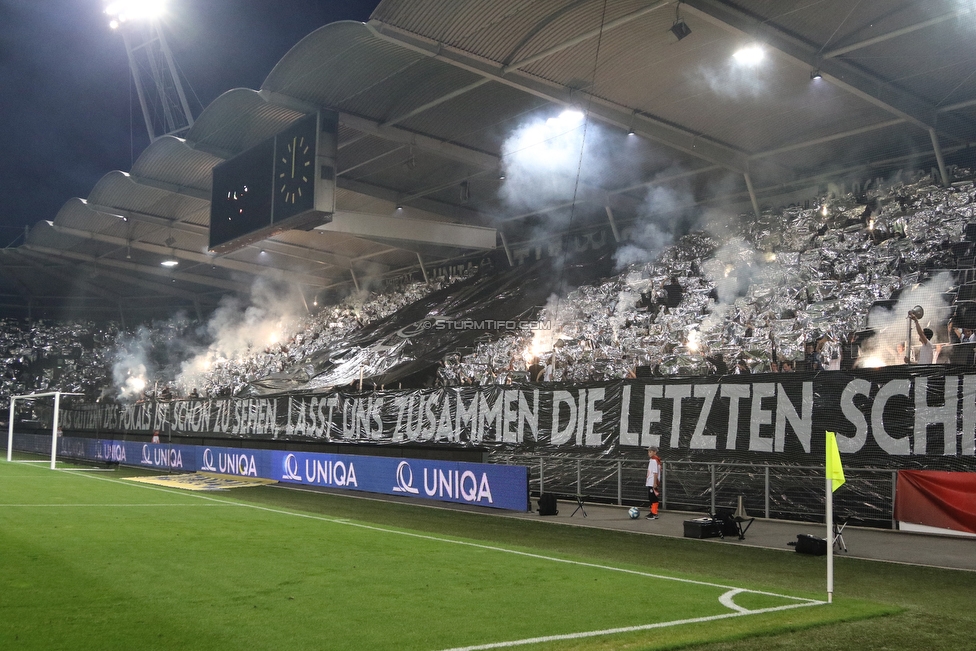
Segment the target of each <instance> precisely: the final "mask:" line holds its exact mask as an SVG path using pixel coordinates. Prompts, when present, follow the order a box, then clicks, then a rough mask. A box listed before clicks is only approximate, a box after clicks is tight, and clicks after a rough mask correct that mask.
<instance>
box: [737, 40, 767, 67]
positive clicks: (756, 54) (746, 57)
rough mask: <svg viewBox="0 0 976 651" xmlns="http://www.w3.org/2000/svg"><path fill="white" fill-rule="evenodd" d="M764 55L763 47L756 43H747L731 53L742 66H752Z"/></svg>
mask: <svg viewBox="0 0 976 651" xmlns="http://www.w3.org/2000/svg"><path fill="white" fill-rule="evenodd" d="M765 56H766V53H765V52H763V49H762V48H761V47H759V46H758V45H747V46H746V47H744V48H742V49H740V50H738V51H737V52H736V53H735V54H733V55H732V58H734V59H735V60H736V61H738V62H739V63H741V64H742V65H744V66H754V65H756V64H757V63H759V62H760V61H762V60H763V58H764V57H765Z"/></svg>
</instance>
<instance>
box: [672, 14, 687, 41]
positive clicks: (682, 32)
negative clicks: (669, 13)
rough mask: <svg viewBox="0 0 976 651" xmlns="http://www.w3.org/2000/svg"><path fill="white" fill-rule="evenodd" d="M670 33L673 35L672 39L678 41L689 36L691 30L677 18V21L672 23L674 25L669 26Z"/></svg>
mask: <svg viewBox="0 0 976 651" xmlns="http://www.w3.org/2000/svg"><path fill="white" fill-rule="evenodd" d="M671 33H672V34H674V37H675V38H676V39H678V40H679V41H680V40H681V39H683V38H684V37H685V36H688V35H690V34H691V28H690V27H688V23H686V22H685V21H683V20H681V19H680V18H679V19H678V20H676V21H674V25H671Z"/></svg>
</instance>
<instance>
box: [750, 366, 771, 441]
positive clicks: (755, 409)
mask: <svg viewBox="0 0 976 651" xmlns="http://www.w3.org/2000/svg"><path fill="white" fill-rule="evenodd" d="M775 395H776V385H775V384H767V383H758V384H753V385H752V411H751V412H750V414H749V451H750V452H772V451H773V439H771V438H765V437H763V436H761V435H760V427H762V426H763V425H769V424H770V423H772V422H773V412H772V411H770V410H769V409H763V408H762V401H763V398H772V397H773V396H775Z"/></svg>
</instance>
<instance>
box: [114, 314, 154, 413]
mask: <svg viewBox="0 0 976 651" xmlns="http://www.w3.org/2000/svg"><path fill="white" fill-rule="evenodd" d="M150 337H151V332H150V331H149V330H148V329H147V328H145V327H142V326H140V327H139V328H138V329H137V330H136V332H135V334H133V335H131V336H123V337H120V338H119V340H118V341H117V342H116V346H115V352H114V354H113V358H114V361H113V362H112V380H113V382H114V386H115V388H116V397H117V398H118V399H119V400H121V401H123V402H130V401H132V400H137V399H139V398H141V397H142V396H143V393H144V391H145V390H146V388H147V387H148V385H149V382H150V379H151V378H152V377H153V375H154V368H153V365H152V364H151V363H150V352H151V351H152V341H151V340H150Z"/></svg>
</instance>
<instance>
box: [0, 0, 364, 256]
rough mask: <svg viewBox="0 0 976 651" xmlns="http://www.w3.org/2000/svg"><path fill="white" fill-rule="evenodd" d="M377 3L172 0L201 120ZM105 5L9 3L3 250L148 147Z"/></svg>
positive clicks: (2, 8) (0, 167)
mask: <svg viewBox="0 0 976 651" xmlns="http://www.w3.org/2000/svg"><path fill="white" fill-rule="evenodd" d="M377 4H378V0H321V1H319V2H315V1H313V0H273V1H271V2H242V1H241V0H169V2H168V8H169V12H168V18H167V20H166V26H167V28H166V29H165V36H166V39H167V41H168V43H169V46H170V48H171V49H172V50H173V56H174V59H175V60H176V64H177V66H178V67H179V68H180V69H181V71H182V72H183V83H184V85H185V90H186V92H187V95H188V96H189V100H190V106H191V109H192V111H193V115H194V117H196V116H198V115H199V114H200V111H201V110H202V108H203V107H205V106H207V105H208V104H210V102H212V101H213V100H214V99H215V98H216V97H218V96H219V95H220V94H221V93H223V92H225V91H227V90H230V89H231V88H239V87H244V88H253V89H258V88H260V87H261V83H262V82H263V81H264V79H265V77H266V76H267V75H268V73H270V72H271V69H272V68H273V67H274V65H275V64H276V63H277V62H278V61H279V60H280V59H281V57H282V56H284V55H285V53H286V52H288V50H289V49H291V47H292V46H294V45H295V44H296V43H298V41H300V40H301V39H302V38H303V37H304V36H306V35H308V34H309V33H311V32H313V31H314V30H316V29H317V28H319V27H321V26H322V25H325V24H328V23H331V22H335V21H337V20H358V21H366V20H367V19H368V18H369V15H370V13H371V12H372V10H373V9H374V8H375V6H376V5H377ZM104 5H105V2H104V0H43V1H38V0H0V124H2V126H0V198H2V203H0V246H8V245H10V244H19V243H21V242H22V241H23V238H22V235H23V231H24V226H25V225H31V224H34V223H36V222H38V221H40V220H53V219H54V217H55V215H57V212H58V210H59V209H60V208H61V206H62V204H64V202H65V201H66V200H68V199H70V198H71V197H87V196H88V193H89V192H90V191H91V189H92V188H93V187H94V185H95V183H96V182H97V181H98V180H99V179H100V178H101V177H102V176H103V175H104V174H105V173H107V172H110V171H112V170H125V171H128V170H129V169H130V168H131V167H132V162H133V161H134V160H135V159H136V158H138V156H139V153H140V152H141V151H142V150H143V149H144V148H145V147H146V145H147V144H148V135H147V133H146V127H145V123H144V122H143V119H142V113H141V110H140V108H139V103H138V99H137V97H136V94H135V88H134V85H133V83H132V77H131V74H130V72H129V66H128V63H127V60H126V53H125V47H124V45H123V43H122V37H121V36H120V35H119V34H117V33H115V32H113V31H112V30H111V29H110V28H109V26H108V18H107V16H106V15H105V14H104V13H103V8H104Z"/></svg>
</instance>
